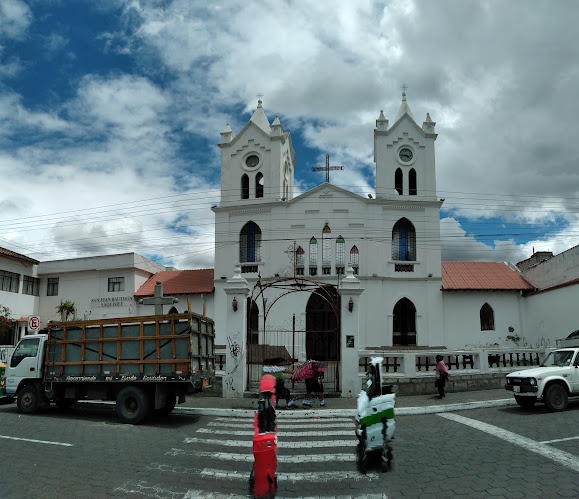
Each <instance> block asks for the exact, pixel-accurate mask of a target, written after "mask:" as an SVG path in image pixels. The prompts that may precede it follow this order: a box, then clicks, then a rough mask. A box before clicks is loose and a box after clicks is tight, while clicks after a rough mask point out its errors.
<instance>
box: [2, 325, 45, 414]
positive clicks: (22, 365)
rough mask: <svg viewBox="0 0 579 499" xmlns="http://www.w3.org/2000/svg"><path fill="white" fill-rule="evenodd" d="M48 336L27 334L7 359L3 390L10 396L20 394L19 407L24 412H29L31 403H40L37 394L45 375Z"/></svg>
mask: <svg viewBox="0 0 579 499" xmlns="http://www.w3.org/2000/svg"><path fill="white" fill-rule="evenodd" d="M46 338H47V335H45V334H33V335H29V336H25V337H24V338H22V339H21V340H20V342H19V343H18V345H16V348H15V349H14V351H13V352H12V355H10V356H9V357H8V359H7V363H6V374H5V376H6V384H5V387H4V388H3V392H4V394H5V395H7V396H9V397H15V396H18V408H19V409H22V410H23V412H27V409H28V405H30V404H31V403H34V404H37V403H38V396H37V394H38V389H39V387H40V385H39V381H40V380H41V379H42V375H43V373H42V368H43V363H44V351H45V346H46ZM30 390H34V392H35V396H34V397H30V396H29V392H30ZM27 394H28V396H27ZM33 409H36V407H34V408H33Z"/></svg>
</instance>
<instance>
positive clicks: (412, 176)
mask: <svg viewBox="0 0 579 499" xmlns="http://www.w3.org/2000/svg"><path fill="white" fill-rule="evenodd" d="M408 194H410V195H411V196H416V194H418V191H417V189H416V170H415V169H414V168H411V169H410V172H408Z"/></svg>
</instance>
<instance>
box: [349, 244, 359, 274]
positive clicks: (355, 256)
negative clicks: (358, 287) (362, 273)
mask: <svg viewBox="0 0 579 499" xmlns="http://www.w3.org/2000/svg"><path fill="white" fill-rule="evenodd" d="M350 265H352V269H354V274H356V275H357V274H358V267H359V265H360V252H359V251H358V247H357V246H352V249H351V250H350Z"/></svg>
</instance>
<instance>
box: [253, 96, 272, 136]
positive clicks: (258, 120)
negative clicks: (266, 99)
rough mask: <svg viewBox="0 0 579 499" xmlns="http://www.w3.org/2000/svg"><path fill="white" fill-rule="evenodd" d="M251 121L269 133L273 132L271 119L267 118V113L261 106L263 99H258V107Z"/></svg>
mask: <svg viewBox="0 0 579 499" xmlns="http://www.w3.org/2000/svg"><path fill="white" fill-rule="evenodd" d="M249 121H253V123H254V124H256V125H257V126H258V127H259V128H261V129H262V130H263V131H264V132H265V133H267V134H268V135H269V134H270V133H271V128H270V126H269V121H268V119H267V116H266V115H265V112H264V110H263V107H262V106H261V99H259V100H258V101H257V109H256V110H255V112H254V113H253V116H252V117H251V119H250V120H249Z"/></svg>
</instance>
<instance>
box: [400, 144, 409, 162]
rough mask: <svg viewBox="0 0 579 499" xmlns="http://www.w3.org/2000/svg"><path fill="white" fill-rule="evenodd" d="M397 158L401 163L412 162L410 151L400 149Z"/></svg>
mask: <svg viewBox="0 0 579 499" xmlns="http://www.w3.org/2000/svg"><path fill="white" fill-rule="evenodd" d="M398 156H399V157H400V159H401V160H402V161H404V162H405V163H408V162H409V161H412V151H411V150H410V149H406V148H404V149H400V152H399V153H398Z"/></svg>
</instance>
